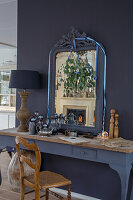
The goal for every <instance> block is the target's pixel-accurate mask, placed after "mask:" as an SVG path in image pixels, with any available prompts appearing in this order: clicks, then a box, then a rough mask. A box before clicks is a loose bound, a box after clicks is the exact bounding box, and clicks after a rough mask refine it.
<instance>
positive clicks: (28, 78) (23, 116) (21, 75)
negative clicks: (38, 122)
mask: <svg viewBox="0 0 133 200" xmlns="http://www.w3.org/2000/svg"><path fill="white" fill-rule="evenodd" d="M9 88H17V89H23V91H19V92H18V93H19V95H20V97H21V107H20V109H19V110H18V111H17V118H18V120H19V121H20V126H19V127H18V132H28V126H27V120H29V118H30V112H29V111H28V109H27V106H26V103H27V98H28V96H29V94H30V92H27V91H26V89H39V88H40V76H39V73H38V72H37V71H30V70H12V71H11V77H10V84H9Z"/></svg>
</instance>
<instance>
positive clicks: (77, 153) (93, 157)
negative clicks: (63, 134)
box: [0, 129, 133, 200]
mask: <svg viewBox="0 0 133 200" xmlns="http://www.w3.org/2000/svg"><path fill="white" fill-rule="evenodd" d="M18 135H19V136H22V137H24V138H27V139H29V141H30V142H34V143H35V144H37V145H38V147H39V148H40V151H41V152H45V153H50V154H56V155H61V156H66V157H71V158H77V159H83V160H89V161H95V162H100V163H106V164H108V165H109V166H110V168H112V169H113V170H115V171H116V172H117V173H118V174H119V177H120V180H121V200H126V196H127V189H128V181H129V175H130V171H131V168H132V164H133V145H132V146H130V147H113V148H111V147H107V146H105V145H103V144H101V142H99V140H97V139H88V142H87V143H82V144H72V143H70V142H67V141H63V140H61V139H59V136H51V137H42V136H39V135H28V133H20V132H17V131H16V129H7V130H3V131H0V149H3V148H4V147H6V146H11V147H15V140H14V136H18ZM131 199H133V197H131Z"/></svg>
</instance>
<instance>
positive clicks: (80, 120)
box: [78, 115, 83, 123]
mask: <svg viewBox="0 0 133 200" xmlns="http://www.w3.org/2000/svg"><path fill="white" fill-rule="evenodd" d="M78 121H79V122H81V123H82V122H83V117H82V115H79V117H78Z"/></svg>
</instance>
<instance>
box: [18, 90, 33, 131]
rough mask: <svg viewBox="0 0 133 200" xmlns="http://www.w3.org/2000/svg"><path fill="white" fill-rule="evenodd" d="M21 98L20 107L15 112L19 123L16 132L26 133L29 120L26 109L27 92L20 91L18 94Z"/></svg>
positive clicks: (28, 113)
mask: <svg viewBox="0 0 133 200" xmlns="http://www.w3.org/2000/svg"><path fill="white" fill-rule="evenodd" d="M18 93H19V95H20V97H21V107H20V109H19V110H18V111H17V114H16V115H17V118H18V120H19V121H20V126H19V127H18V130H17V131H18V132H28V126H27V120H29V119H30V112H29V111H28V109H27V107H26V103H27V98H28V96H29V94H30V93H29V92H26V91H25V90H24V91H21V92H18Z"/></svg>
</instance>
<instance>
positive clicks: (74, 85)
mask: <svg viewBox="0 0 133 200" xmlns="http://www.w3.org/2000/svg"><path fill="white" fill-rule="evenodd" d="M63 73H64V75H65V77H64V78H60V79H59V81H58V86H61V83H64V95H65V96H69V93H71V92H73V93H81V92H86V91H88V89H89V88H94V87H95V80H94V75H95V71H94V69H93V67H92V66H91V65H89V67H88V63H87V60H86V59H82V58H81V57H79V58H78V59H77V58H75V57H74V56H71V57H70V58H69V59H68V61H66V64H65V65H62V66H61V67H60V69H59V70H58V74H60V75H62V74H63Z"/></svg>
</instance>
